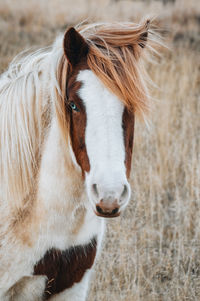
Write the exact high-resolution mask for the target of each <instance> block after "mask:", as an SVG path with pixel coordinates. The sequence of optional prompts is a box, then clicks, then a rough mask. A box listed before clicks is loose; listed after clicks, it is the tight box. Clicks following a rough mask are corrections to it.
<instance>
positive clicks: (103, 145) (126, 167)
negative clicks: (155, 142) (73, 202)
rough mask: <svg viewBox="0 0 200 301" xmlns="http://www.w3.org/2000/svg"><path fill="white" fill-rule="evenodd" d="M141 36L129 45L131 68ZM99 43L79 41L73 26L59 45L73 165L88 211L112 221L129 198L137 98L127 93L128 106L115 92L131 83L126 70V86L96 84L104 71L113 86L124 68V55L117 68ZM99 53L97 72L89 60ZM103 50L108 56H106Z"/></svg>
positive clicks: (140, 46)
mask: <svg viewBox="0 0 200 301" xmlns="http://www.w3.org/2000/svg"><path fill="white" fill-rule="evenodd" d="M146 37H147V34H146V31H145V32H144V31H142V33H141V32H140V33H139V38H138V41H137V43H135V45H133V49H132V50H131V51H132V54H131V55H132V56H133V60H134V64H136V63H135V61H136V62H137V59H138V58H137V56H138V53H139V51H140V50H141V48H143V47H144V43H145V40H146ZM94 40H95V39H94ZM102 40H103V38H102V39H99V40H98V41H96V40H95V43H96V44H95V45H94V43H92V42H91V40H90V39H89V38H88V39H87V38H84V37H83V36H82V35H81V34H80V33H79V32H78V31H76V30H75V29H74V28H70V29H69V30H68V31H67V32H66V33H65V36H64V43H63V45H64V53H65V57H66V58H67V61H68V68H67V77H66V78H67V80H66V91H65V94H66V98H65V108H66V112H67V115H68V119H69V132H70V142H71V149H72V151H73V152H72V153H73V157H74V163H75V164H76V165H78V166H79V167H80V168H81V170H82V174H83V177H84V179H85V185H86V191H87V195H88V198H89V201H90V203H91V205H92V208H93V210H94V212H95V213H96V214H97V215H98V216H101V217H116V216H119V215H120V213H121V211H122V210H123V209H124V208H125V207H126V205H127V204H128V202H129V199H130V195H131V188H130V184H129V182H128V179H129V176H130V169H131V157H132V147H133V136H134V115H135V106H134V104H135V103H136V104H137V102H136V100H135V97H136V96H135V95H131V97H132V98H134V100H135V103H134V101H132V108H131V106H130V102H131V101H129V102H128V101H124V99H122V97H123V93H121V94H122V97H120V96H121V95H120V94H119V93H118V90H120V89H121V90H123V89H125V90H126V88H127V90H128V89H129V87H126V81H127V80H128V81H130V78H129V77H128V76H127V74H126V70H125V71H123V72H124V78H123V79H124V81H125V82H124V83H123V81H122V80H121V81H122V82H121V83H118V86H120V85H121V87H120V88H118V87H116V89H115V87H113V86H112V84H111V85H110V86H109V84H108V85H106V84H105V83H104V82H103V80H101V78H100V77H101V75H102V73H103V72H104V71H105V78H106V77H107V78H108V79H110V78H111V79H112V81H113V83H114V82H115V79H114V76H115V75H113V74H115V73H121V77H123V72H122V70H121V69H122V65H123V64H124V63H126V64H127V62H126V61H125V59H126V53H124V54H123V53H120V55H121V60H123V62H122V64H120V61H119V64H118V62H117V59H116V58H115V57H114V56H115V55H113V58H110V57H109V55H110V56H111V54H109V49H107V45H103V44H102V45H99V44H100V41H102ZM103 43H106V42H103ZM133 44H134V43H133ZM99 49H101V51H102V49H103V52H101V54H99V58H98V64H101V67H102V70H99V66H97V68H96V69H94V65H95V63H94V62H92V59H91V58H92V55H93V53H94V51H96V50H97V51H99ZM113 49H114V48H113ZM106 51H107V52H108V53H106V54H105V52H106ZM128 51H129V50H128ZM119 52H120V50H119ZM121 52H122V51H121ZM133 53H134V55H133ZM101 55H102V57H101ZM117 55H118V54H117ZM97 56H98V55H96V57H97ZM93 58H95V56H93ZM106 60H108V61H109V60H110V61H109V63H108V64H109V68H110V69H111V70H112V69H113V74H112V72H109V70H106V63H107V62H106ZM114 60H116V62H115V61H114ZM115 63H116V64H115ZM109 68H108V69H109ZM95 71H96V72H95ZM98 71H100V76H98ZM128 72H129V70H128V69H127V73H128ZM118 81H119V80H118ZM132 83H133V89H134V85H135V86H136V85H137V89H138V86H139V84H140V82H139V81H138V83H139V84H138V83H136V84H135V82H134V78H133V79H132ZM123 85H124V87H123ZM130 85H131V83H130ZM117 89H118V90H117ZM115 90H116V91H115ZM140 90H142V89H140ZM113 91H114V93H113ZM134 92H135V90H134ZM141 93H144V92H143V91H142V92H141ZM124 95H125V97H124V98H126V99H128V96H127V95H126V91H125V92H124ZM137 97H139V96H138V95H137ZM140 97H141V96H140Z"/></svg>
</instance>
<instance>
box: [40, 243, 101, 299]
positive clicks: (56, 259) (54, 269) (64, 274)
mask: <svg viewBox="0 0 200 301" xmlns="http://www.w3.org/2000/svg"><path fill="white" fill-rule="evenodd" d="M96 244H97V242H96V239H95V238H93V239H92V240H91V242H90V243H89V244H87V245H83V246H75V247H71V248H70V249H68V250H66V251H60V250H56V249H51V250H49V251H48V252H47V253H46V254H45V255H44V257H43V258H42V259H41V260H40V261H39V262H38V263H37V264H36V265H35V267H34V275H46V276H47V277H48V283H47V287H46V291H45V300H47V299H49V298H50V297H51V296H52V295H54V294H58V293H60V292H62V291H64V290H65V289H67V288H70V287H72V286H73V284H75V283H78V282H80V281H81V279H82V278H83V276H84V274H85V272H86V271H87V270H88V269H90V268H91V267H92V265H93V263H94V259H95V255H96Z"/></svg>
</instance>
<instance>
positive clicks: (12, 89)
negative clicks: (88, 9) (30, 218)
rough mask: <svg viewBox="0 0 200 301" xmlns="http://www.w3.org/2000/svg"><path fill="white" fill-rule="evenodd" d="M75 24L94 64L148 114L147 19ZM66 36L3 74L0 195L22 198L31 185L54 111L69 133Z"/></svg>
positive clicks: (128, 102)
mask: <svg viewBox="0 0 200 301" xmlns="http://www.w3.org/2000/svg"><path fill="white" fill-rule="evenodd" d="M77 30H78V31H79V32H80V33H81V34H82V35H83V37H84V38H85V39H86V40H87V42H88V44H89V46H90V51H89V54H88V59H87V61H88V65H89V67H90V69H91V70H92V71H93V72H94V73H95V74H96V75H97V76H98V77H99V78H100V80H101V81H102V82H103V83H104V85H105V86H106V87H107V88H109V89H110V90H111V91H112V93H114V94H116V95H117V96H118V97H119V98H120V99H121V101H122V102H124V104H125V105H126V106H127V107H128V108H129V109H130V110H131V111H132V112H134V113H138V114H139V115H141V116H144V114H145V113H146V112H147V110H148V106H149V105H148V93H147V87H146V84H145V81H144V78H145V74H144V68H143V66H142V60H140V56H141V52H142V51H143V49H142V48H143V47H144V46H145V45H146V42H147V36H148V33H147V32H148V31H149V21H147V22H144V23H142V24H140V25H135V24H133V23H114V24H113V23H110V24H109V23H100V24H92V25H87V26H84V27H80V28H77ZM62 39H63V38H62V37H59V38H58V39H57V40H56V42H55V43H54V44H53V46H52V47H49V48H46V49H42V50H39V51H36V52H34V53H32V54H29V55H26V56H25V57H17V59H16V60H14V61H13V62H12V63H11V64H10V66H9V68H8V70H7V71H6V72H5V73H4V74H3V75H2V76H1V78H0V177H1V180H0V200H1V199H7V200H12V199H14V200H15V202H17V201H19V204H20V203H21V201H22V200H23V199H26V198H27V195H28V194H29V193H30V192H31V191H32V188H33V186H35V183H34V181H35V179H36V178H37V177H36V176H37V172H38V168H39V161H40V160H39V159H40V156H41V148H42V143H43V140H44V132H45V129H46V128H48V124H49V122H50V119H51V116H53V114H54V112H56V116H57V119H58V122H59V124H60V127H61V130H62V131H63V132H64V133H65V137H66V134H67V133H68V116H66V110H65V84H66V76H67V65H68V63H67V60H66V58H65V56H64V53H63V48H62ZM54 106H55V110H54Z"/></svg>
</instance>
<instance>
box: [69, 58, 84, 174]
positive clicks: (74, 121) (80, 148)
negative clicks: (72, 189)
mask: <svg viewBox="0 0 200 301" xmlns="http://www.w3.org/2000/svg"><path fill="white" fill-rule="evenodd" d="M70 69H71V67H70V66H69V69H68V80H67V84H66V96H67V100H66V110H67V114H69V116H70V139H71V144H72V149H73V151H74V154H75V157H76V160H77V163H78V164H79V165H80V167H81V169H82V173H83V175H84V171H87V172H89V170H90V163H89V158H88V155H87V150H86V145H85V128H86V122H87V117H86V112H85V106H84V104H83V101H82V100H81V99H80V97H79V95H78V91H79V89H80V88H81V83H80V82H78V81H76V78H77V75H78V73H79V71H80V70H86V69H88V66H87V62H86V60H84V61H82V62H81V63H80V64H78V65H77V66H76V67H75V68H73V69H72V70H70ZM70 102H73V103H74V104H75V105H76V107H77V108H78V111H75V110H73V109H71V108H70Z"/></svg>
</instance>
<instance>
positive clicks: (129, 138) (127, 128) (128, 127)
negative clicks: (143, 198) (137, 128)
mask: <svg viewBox="0 0 200 301" xmlns="http://www.w3.org/2000/svg"><path fill="white" fill-rule="evenodd" d="M134 123H135V117H134V114H133V113H132V112H129V111H128V110H127V108H125V109H124V113H123V130H124V144H125V154H126V158H125V165H126V175H127V178H129V176H130V171H131V159H132V150H133V139H134Z"/></svg>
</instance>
